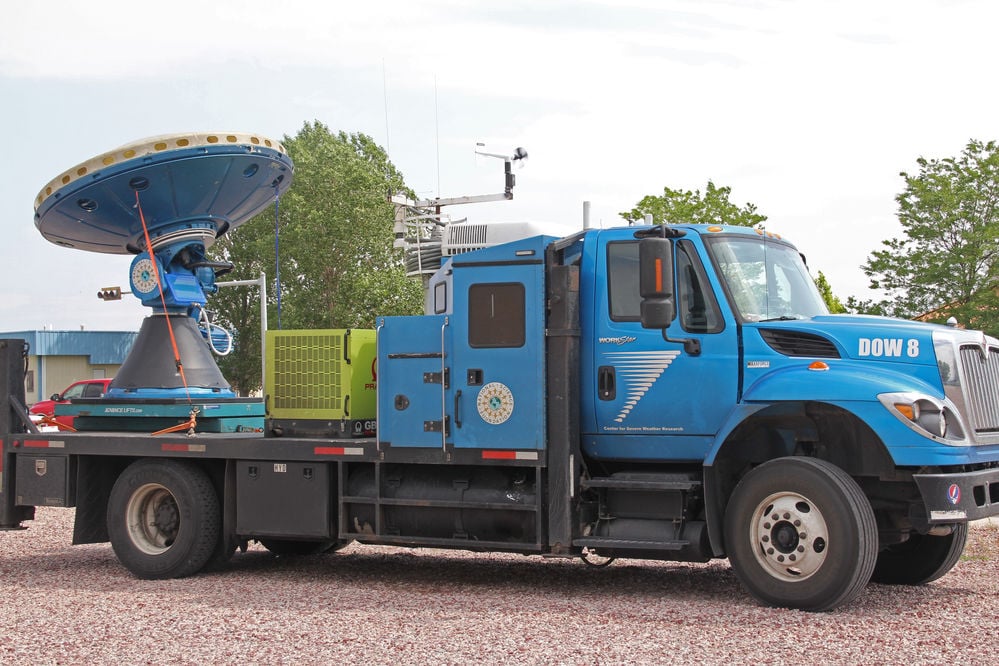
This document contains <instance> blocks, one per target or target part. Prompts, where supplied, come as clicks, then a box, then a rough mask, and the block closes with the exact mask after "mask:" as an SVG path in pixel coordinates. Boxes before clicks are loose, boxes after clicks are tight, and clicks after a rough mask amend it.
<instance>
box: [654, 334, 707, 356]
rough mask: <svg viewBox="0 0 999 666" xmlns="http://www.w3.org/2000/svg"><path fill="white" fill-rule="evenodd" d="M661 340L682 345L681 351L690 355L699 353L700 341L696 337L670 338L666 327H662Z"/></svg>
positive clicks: (698, 354)
mask: <svg viewBox="0 0 999 666" xmlns="http://www.w3.org/2000/svg"><path fill="white" fill-rule="evenodd" d="M663 340H665V341H666V342H675V343H676V342H678V343H680V344H682V345H683V351H685V352H687V353H688V354H690V355H691V356H700V355H701V341H700V340H698V339H697V338H671V337H669V335H668V334H667V333H666V329H665V328H664V329H663Z"/></svg>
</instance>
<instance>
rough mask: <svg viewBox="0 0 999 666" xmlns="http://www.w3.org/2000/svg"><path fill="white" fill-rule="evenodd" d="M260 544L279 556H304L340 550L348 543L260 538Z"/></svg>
mask: <svg viewBox="0 0 999 666" xmlns="http://www.w3.org/2000/svg"><path fill="white" fill-rule="evenodd" d="M260 545H262V546H263V547H264V548H266V549H267V550H269V551H270V552H271V553H273V554H274V555H277V556H279V557H303V556H306V555H320V554H322V553H327V552H329V551H332V550H340V548H343V546H345V545H347V544H340V542H338V541H293V540H289V539H260Z"/></svg>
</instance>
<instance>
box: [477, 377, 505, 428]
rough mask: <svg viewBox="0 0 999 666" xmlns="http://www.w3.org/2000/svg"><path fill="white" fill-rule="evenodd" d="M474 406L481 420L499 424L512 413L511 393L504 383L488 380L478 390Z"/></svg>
mask: <svg viewBox="0 0 999 666" xmlns="http://www.w3.org/2000/svg"><path fill="white" fill-rule="evenodd" d="M475 406H476V407H477V408H478V410H479V416H481V417H482V420H483V421H485V422H486V423H491V424H493V425H499V424H500V423H503V422H504V421H506V420H507V419H508V418H510V415H511V414H513V393H511V392H510V389H509V388H507V386H506V384H501V383H499V382H490V383H488V384H486V385H485V386H483V387H482V390H481V391H479V397H478V398H477V399H476V400H475Z"/></svg>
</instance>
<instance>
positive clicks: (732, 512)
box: [725, 457, 878, 611]
mask: <svg viewBox="0 0 999 666" xmlns="http://www.w3.org/2000/svg"><path fill="white" fill-rule="evenodd" d="M725 545H726V548H727V550H728V556H729V560H730V561H731V563H732V568H733V569H734V570H735V573H736V575H737V576H738V577H739V580H740V581H742V584H743V585H744V586H745V587H746V589H747V590H748V591H749V593H750V594H752V595H753V596H754V597H756V599H758V600H760V601H761V602H763V603H765V604H768V605H772V606H784V607H787V608H798V609H801V610H809V611H824V610H831V609H833V608H836V607H837V606H840V605H842V604H845V603H847V602H849V601H851V600H852V599H854V598H855V597H856V596H857V595H858V594H860V592H861V591H862V590H863V588H864V586H865V585H866V584H867V581H868V580H869V579H870V577H871V571H872V570H873V568H874V563H875V560H876V558H877V549H878V532H877V524H876V522H875V519H874V512H873V511H872V510H871V505H870V503H869V502H868V501H867V498H866V497H865V496H864V493H863V491H861V489H860V487H859V486H858V485H857V483H856V482H855V481H854V480H853V479H852V478H851V477H850V476H849V475H848V474H847V473H846V472H844V471H843V470H841V469H840V468H838V467H836V466H835V465H832V464H831V463H828V462H826V461H823V460H817V459H815V458H798V457H795V458H778V459H776V460H772V461H769V462H767V463H764V464H762V465H760V466H759V467H757V468H755V469H754V470H752V471H751V472H749V473H748V474H746V476H745V477H743V479H742V480H741V481H740V482H739V485H738V486H736V489H735V491H734V492H733V493H732V496H731V498H730V499H729V503H728V508H727V510H726V513H725Z"/></svg>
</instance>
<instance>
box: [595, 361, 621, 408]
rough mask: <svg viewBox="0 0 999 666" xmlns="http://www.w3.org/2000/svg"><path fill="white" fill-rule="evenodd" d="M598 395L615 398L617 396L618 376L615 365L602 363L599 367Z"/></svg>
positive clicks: (602, 398)
mask: <svg viewBox="0 0 999 666" xmlns="http://www.w3.org/2000/svg"><path fill="white" fill-rule="evenodd" d="M597 397H598V398H600V399H601V400H613V399H614V398H616V397H617V376H616V374H615V372H614V366H612V365H602V366H600V367H599V368H598V369H597Z"/></svg>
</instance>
